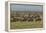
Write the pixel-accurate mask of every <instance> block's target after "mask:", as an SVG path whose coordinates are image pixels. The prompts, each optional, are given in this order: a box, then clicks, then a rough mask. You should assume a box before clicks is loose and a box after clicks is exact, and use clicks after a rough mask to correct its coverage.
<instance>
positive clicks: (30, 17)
mask: <svg viewBox="0 0 46 33" xmlns="http://www.w3.org/2000/svg"><path fill="white" fill-rule="evenodd" d="M41 20H42V18H41V16H40V15H39V14H35V13H34V14H30V13H28V14H24V15H23V14H19V15H11V17H10V21H11V22H17V21H20V22H22V21H23V22H24V21H25V22H26V21H28V22H32V21H41Z"/></svg>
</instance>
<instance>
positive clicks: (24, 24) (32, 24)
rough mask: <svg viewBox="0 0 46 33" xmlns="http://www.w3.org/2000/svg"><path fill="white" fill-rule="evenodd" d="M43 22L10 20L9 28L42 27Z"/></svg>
mask: <svg viewBox="0 0 46 33" xmlns="http://www.w3.org/2000/svg"><path fill="white" fill-rule="evenodd" d="M42 27H43V22H42V21H37V22H36V21H33V22H20V21H18V22H11V23H10V28H11V29H26V28H42Z"/></svg>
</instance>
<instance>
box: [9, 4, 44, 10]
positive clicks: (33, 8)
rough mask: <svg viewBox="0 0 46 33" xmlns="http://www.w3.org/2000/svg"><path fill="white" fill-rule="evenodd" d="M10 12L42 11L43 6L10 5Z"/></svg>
mask: <svg viewBox="0 0 46 33" xmlns="http://www.w3.org/2000/svg"><path fill="white" fill-rule="evenodd" d="M10 7H11V10H12V11H42V9H43V6H42V5H39V6H38V5H31V4H29V5H28V4H27V5H20V4H18V5H17V4H11V6H10Z"/></svg>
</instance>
